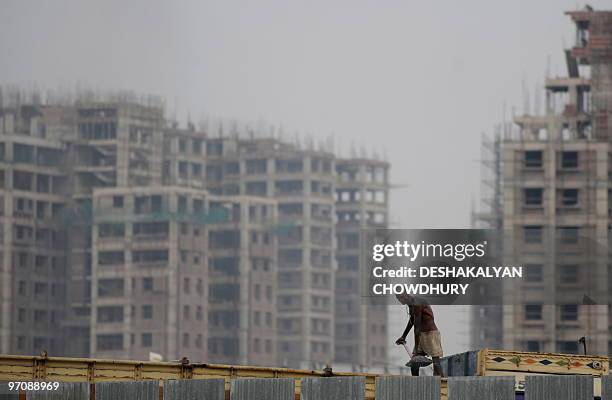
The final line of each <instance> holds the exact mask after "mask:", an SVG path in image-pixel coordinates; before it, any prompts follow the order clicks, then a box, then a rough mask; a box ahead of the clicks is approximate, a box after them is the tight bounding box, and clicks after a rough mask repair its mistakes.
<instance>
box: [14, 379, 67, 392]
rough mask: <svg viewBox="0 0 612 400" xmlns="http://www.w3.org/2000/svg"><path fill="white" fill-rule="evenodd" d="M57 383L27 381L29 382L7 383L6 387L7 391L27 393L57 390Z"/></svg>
mask: <svg viewBox="0 0 612 400" xmlns="http://www.w3.org/2000/svg"><path fill="white" fill-rule="evenodd" d="M59 385H60V383H59V382H45V381H35V382H32V381H29V382H8V384H7V386H8V389H9V391H19V390H24V391H27V392H31V391H51V390H57V389H58V388H59Z"/></svg>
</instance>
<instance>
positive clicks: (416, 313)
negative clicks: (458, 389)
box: [395, 293, 444, 376]
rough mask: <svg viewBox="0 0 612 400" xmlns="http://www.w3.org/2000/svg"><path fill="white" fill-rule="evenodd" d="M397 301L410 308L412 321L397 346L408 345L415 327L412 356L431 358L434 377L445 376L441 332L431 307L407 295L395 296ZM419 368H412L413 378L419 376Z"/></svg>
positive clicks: (415, 366)
mask: <svg viewBox="0 0 612 400" xmlns="http://www.w3.org/2000/svg"><path fill="white" fill-rule="evenodd" d="M395 297H396V298H397V300H398V301H399V302H400V303H402V304H404V305H407V306H408V311H409V314H410V319H409V320H408V324H407V325H406V329H404V333H402V336H400V338H399V339H397V340H396V341H395V344H396V345H403V344H405V343H406V336H408V332H410V330H411V329H412V327H414V350H413V352H412V356H413V357H414V356H417V355H418V356H425V355H427V356H430V357H431V359H432V361H433V368H434V375H436V376H443V375H444V374H443V372H442V365H441V364H440V357H442V341H441V339H440V331H438V327H437V326H436V323H435V322H434V314H433V310H432V309H431V306H430V305H429V304H427V301H425V300H424V299H421V298H418V297H415V296H411V295H409V294H406V293H402V294H397V295H395ZM419 368H420V367H419V366H418V365H413V366H411V368H410V369H411V372H412V376H419Z"/></svg>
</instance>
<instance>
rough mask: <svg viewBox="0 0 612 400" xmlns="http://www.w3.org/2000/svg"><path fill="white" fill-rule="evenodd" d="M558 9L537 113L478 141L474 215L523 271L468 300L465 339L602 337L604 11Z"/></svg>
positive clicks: (611, 126) (606, 135) (610, 163)
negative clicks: (480, 154)
mask: <svg viewBox="0 0 612 400" xmlns="http://www.w3.org/2000/svg"><path fill="white" fill-rule="evenodd" d="M567 15H569V16H570V17H571V19H572V20H573V21H574V23H575V24H576V43H575V45H574V47H572V48H571V49H568V50H566V51H565V57H566V63H567V76H563V77H548V78H547V79H546V83H545V91H546V109H545V113H544V114H543V115H535V114H529V113H528V110H526V113H525V114H524V115H521V116H515V117H514V121H513V122H514V124H513V125H509V124H504V125H503V126H502V127H501V128H500V129H499V131H498V132H497V133H496V135H495V136H494V138H493V140H489V141H488V142H486V143H485V146H483V149H485V150H486V151H485V154H484V158H485V160H484V162H485V163H486V167H487V168H488V172H489V175H488V177H485V179H486V180H487V182H486V183H487V185H486V186H485V187H486V188H488V191H487V195H486V196H485V197H486V199H484V200H486V204H487V212H486V213H484V214H482V215H480V217H482V218H481V221H483V222H485V226H488V227H490V228H494V229H497V230H499V231H500V232H502V235H501V237H502V241H501V251H502V254H503V255H504V257H505V259H506V260H520V261H521V263H522V264H523V265H524V266H525V276H524V282H523V283H522V285H521V287H520V288H518V289H517V288H514V289H516V290H513V291H509V292H505V293H504V296H505V297H504V305H503V306H477V307H474V313H473V330H472V343H473V345H474V346H478V347H486V346H491V347H503V348H506V349H514V350H519V349H522V350H529V351H547V352H553V351H555V352H561V353H578V352H581V351H583V348H582V345H581V344H580V343H579V339H580V338H581V337H585V338H586V344H587V347H588V350H587V351H588V352H589V353H592V354H607V353H608V348H609V346H610V343H609V332H610V329H612V323H611V322H612V319H611V318H610V317H611V316H610V307H609V299H607V298H606V297H607V296H605V295H603V296H595V297H591V295H590V294H591V293H597V294H602V293H609V291H610V286H609V285H610V275H611V274H610V264H609V261H608V260H609V256H610V254H609V252H608V250H607V245H608V243H610V238H611V234H612V231H611V230H610V226H612V225H611V221H612V219H611V218H612V217H611V216H612V214H611V213H612V211H611V210H612V206H611V205H612V189H611V187H612V178H611V176H612V158H611V156H610V155H611V154H612V12H610V11H595V10H593V9H592V8H590V7H587V8H585V9H584V10H580V11H571V12H568V13H567ZM576 291H581V293H580V296H576V293H575V292H576ZM519 299H520V301H518V300H519Z"/></svg>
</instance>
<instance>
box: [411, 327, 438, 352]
mask: <svg viewBox="0 0 612 400" xmlns="http://www.w3.org/2000/svg"><path fill="white" fill-rule="evenodd" d="M414 352H415V353H416V354H424V355H428V356H431V357H442V340H441V338H440V331H430V332H421V333H420V336H419V344H418V346H417V348H416V349H415V351H414Z"/></svg>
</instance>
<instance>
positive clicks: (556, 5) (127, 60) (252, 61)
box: [0, 0, 609, 354]
mask: <svg viewBox="0 0 612 400" xmlns="http://www.w3.org/2000/svg"><path fill="white" fill-rule="evenodd" d="M589 4H591V5H592V6H593V7H595V9H602V8H609V0H591V1H589ZM582 5H583V3H582V2H580V6H582ZM576 7H577V3H576V2H575V1H573V0H538V1H530V0H517V1H490V0H470V1H463V2H458V1H453V0H444V1H432V2H428V1H405V0H402V1H400V0H389V1H383V2H371V1H367V2H366V1H348V0H339V1H320V0H315V1H308V2H286V1H281V0H277V1H247V0H243V1H200V0H185V1H180V2H167V1H159V0H133V1H129V2H126V1H122V0H108V1H81V0H72V1H66V0H56V1H32V0H0V54H1V56H0V84H18V85H25V86H26V87H27V86H38V87H41V88H57V87H62V86H63V87H67V88H74V86H75V84H76V83H80V84H81V85H85V86H89V87H93V88H101V89H131V90H134V91H137V92H139V93H152V94H157V95H161V96H164V97H165V98H166V100H167V104H168V110H169V112H170V114H174V115H176V116H177V117H178V118H179V119H182V120H184V119H186V118H187V117H188V116H189V115H190V116H191V118H192V119H194V120H196V121H198V120H199V119H200V118H201V117H205V116H217V117H230V118H238V119H240V120H243V121H244V120H246V121H254V122H257V121H263V120H265V121H267V122H270V123H273V124H276V125H277V126H279V125H282V126H284V128H285V131H286V132H287V134H288V135H292V134H293V132H294V130H299V131H300V133H304V132H312V133H313V134H314V135H316V136H317V137H327V136H328V135H330V134H332V133H333V134H334V137H335V142H336V145H337V146H338V147H341V148H342V149H344V151H345V152H348V151H349V150H350V148H351V147H352V146H351V143H355V148H356V149H357V151H359V148H360V146H361V145H364V146H367V147H368V148H369V149H371V148H378V149H379V151H381V152H382V149H383V148H384V149H386V153H387V157H388V159H389V161H391V163H392V171H391V172H392V179H393V181H394V182H395V183H397V184H407V185H408V186H406V187H403V188H401V189H398V190H396V191H394V192H393V193H392V198H391V206H392V218H393V220H392V222H393V226H394V227H398V228H399V227H402V228H467V227H469V225H470V209H471V206H472V204H474V203H475V201H474V200H473V199H477V198H478V188H479V162H478V161H479V160H478V159H479V158H480V134H481V132H488V131H490V130H491V129H492V127H493V125H494V124H496V123H499V122H500V121H501V120H502V119H503V116H504V114H505V115H506V119H509V118H510V115H511V113H512V109H513V107H516V109H517V110H519V111H522V106H523V104H524V96H523V93H524V91H523V89H522V86H523V85H522V82H523V81H524V82H525V85H524V86H526V87H527V88H534V87H536V84H537V83H538V82H539V83H540V84H541V83H542V81H543V79H544V75H545V73H546V71H547V70H549V71H550V73H551V74H552V75H556V74H557V72H559V73H561V72H562V71H563V70H564V62H565V61H564V59H563V53H562V51H560V50H562V48H563V43H564V42H565V43H566V44H569V43H571V42H572V41H573V38H574V27H573V25H572V24H571V23H570V22H569V21H568V19H567V18H566V16H564V15H563V11H565V10H569V9H575V8H576ZM530 97H531V99H532V100H531V105H532V107H533V103H534V102H533V97H534V96H533V90H531V92H530ZM504 104H506V107H505V113H504V107H503V105H504ZM434 310H435V312H436V318H437V322H438V325H439V326H440V328H441V330H442V333H443V335H444V340H443V346H444V352H445V353H447V354H451V353H457V352H461V351H465V350H467V343H468V329H469V327H468V313H467V309H466V308H462V307H458V306H434ZM404 318H405V314H404V310H403V309H402V308H401V307H393V311H392V317H391V326H390V328H389V332H390V333H389V334H390V338H391V337H393V336H396V334H395V332H396V331H400V330H401V329H403V326H402V325H403V324H404V321H403V320H404ZM398 334H399V333H398Z"/></svg>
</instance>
